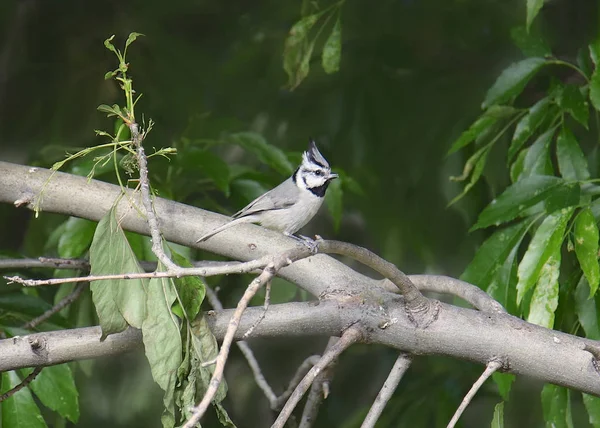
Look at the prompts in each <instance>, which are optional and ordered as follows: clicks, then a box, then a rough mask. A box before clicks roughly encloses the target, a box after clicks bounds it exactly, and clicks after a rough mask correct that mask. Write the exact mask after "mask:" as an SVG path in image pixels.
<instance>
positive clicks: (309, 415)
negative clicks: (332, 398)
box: [299, 337, 340, 428]
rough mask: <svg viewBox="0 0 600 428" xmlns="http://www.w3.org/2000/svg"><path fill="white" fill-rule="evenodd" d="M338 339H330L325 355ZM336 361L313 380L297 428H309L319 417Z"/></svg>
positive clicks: (327, 394)
mask: <svg viewBox="0 0 600 428" xmlns="http://www.w3.org/2000/svg"><path fill="white" fill-rule="evenodd" d="M339 340H340V339H339V338H338V337H330V338H329V341H328V342H327V346H326V347H325V353H326V352H327V351H328V350H329V349H331V347H332V346H333V345H335V344H336V343H337V342H338V341H339ZM336 363H337V360H333V361H332V362H331V364H329V365H328V366H327V367H325V369H323V371H321V373H319V375H318V376H317V377H316V379H315V380H314V382H313V384H312V386H311V387H310V391H309V393H308V397H306V404H304V410H302V417H301V418H300V425H299V428H310V427H312V426H313V424H314V423H315V421H316V420H317V416H318V415H319V408H320V407H321V404H322V403H323V400H325V399H327V397H328V396H329V384H330V382H331V379H332V378H333V371H334V368H335V365H336Z"/></svg>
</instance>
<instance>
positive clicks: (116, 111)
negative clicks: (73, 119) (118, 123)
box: [96, 104, 121, 117]
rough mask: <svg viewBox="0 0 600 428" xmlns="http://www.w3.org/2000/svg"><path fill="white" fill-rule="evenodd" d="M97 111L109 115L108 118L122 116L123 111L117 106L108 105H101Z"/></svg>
mask: <svg viewBox="0 0 600 428" xmlns="http://www.w3.org/2000/svg"><path fill="white" fill-rule="evenodd" d="M115 107H116V108H115ZM96 109H97V110H98V111H101V112H103V113H107V114H106V117H111V116H119V115H120V114H121V109H120V108H119V106H117V105H116V104H115V105H114V106H107V105H106V104H101V105H99V106H98V107H97V108H96Z"/></svg>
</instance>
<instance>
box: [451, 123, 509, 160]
mask: <svg viewBox="0 0 600 428" xmlns="http://www.w3.org/2000/svg"><path fill="white" fill-rule="evenodd" d="M497 121H498V118H497V117H495V116H492V115H488V114H485V113H484V114H483V115H481V116H480V117H479V118H477V120H476V121H475V122H473V124H472V125H471V126H470V127H469V129H467V130H466V131H464V132H463V133H462V134H461V135H460V137H458V139H457V140H456V141H455V142H454V143H452V146H451V147H450V150H448V154H452V153H454V152H456V151H458V150H460V149H461V148H463V147H465V146H466V145H468V144H470V143H472V142H473V141H475V139H476V138H477V137H478V136H479V135H480V134H482V133H483V132H484V131H485V130H487V129H488V128H490V127H491V126H492V125H494V124H495V123H496V122H497Z"/></svg>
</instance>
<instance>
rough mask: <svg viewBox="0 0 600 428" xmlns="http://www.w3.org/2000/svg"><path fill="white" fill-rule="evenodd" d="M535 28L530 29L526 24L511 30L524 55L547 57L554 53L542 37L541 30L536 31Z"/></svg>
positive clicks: (512, 36)
mask: <svg viewBox="0 0 600 428" xmlns="http://www.w3.org/2000/svg"><path fill="white" fill-rule="evenodd" d="M534 29H535V28H530V29H529V31H527V29H526V28H525V26H519V27H513V28H512V29H511V30H510V37H511V38H512V40H513V42H514V44H515V45H517V47H518V48H519V49H521V52H523V55H525V56H527V57H533V56H538V57H547V56H551V55H552V51H551V50H550V47H549V46H548V44H547V43H546V41H545V40H544V38H543V37H542V35H541V34H540V32H539V31H534Z"/></svg>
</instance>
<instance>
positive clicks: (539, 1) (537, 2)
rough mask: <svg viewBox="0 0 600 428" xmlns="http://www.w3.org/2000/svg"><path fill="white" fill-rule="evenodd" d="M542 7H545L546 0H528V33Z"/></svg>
mask: <svg viewBox="0 0 600 428" xmlns="http://www.w3.org/2000/svg"><path fill="white" fill-rule="evenodd" d="M542 6H544V0H527V31H529V27H531V23H532V22H533V20H534V19H535V17H536V16H537V14H538V13H539V11H540V9H541V8H542Z"/></svg>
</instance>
